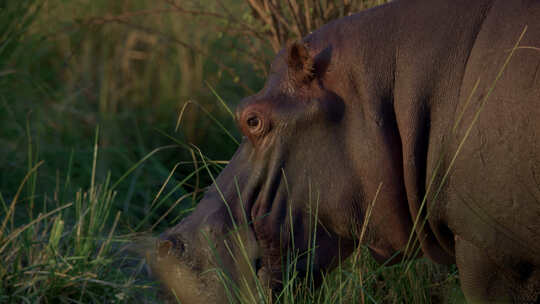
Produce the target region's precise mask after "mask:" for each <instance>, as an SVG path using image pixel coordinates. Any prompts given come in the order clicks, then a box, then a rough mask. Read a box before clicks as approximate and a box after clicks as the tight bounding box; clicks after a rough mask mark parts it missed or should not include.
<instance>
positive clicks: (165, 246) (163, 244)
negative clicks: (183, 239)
mask: <svg viewBox="0 0 540 304" xmlns="http://www.w3.org/2000/svg"><path fill="white" fill-rule="evenodd" d="M172 247H173V243H172V242H171V241H169V240H164V241H158V242H157V255H158V257H160V258H164V257H166V256H167V255H169V252H170V250H171V248H172Z"/></svg>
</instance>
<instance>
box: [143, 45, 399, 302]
mask: <svg viewBox="0 0 540 304" xmlns="http://www.w3.org/2000/svg"><path fill="white" fill-rule="evenodd" d="M332 53H333V51H332V49H331V47H326V48H322V49H320V50H317V49H316V48H313V47H311V46H310V47H307V46H306V45H305V44H303V43H295V44H292V45H291V46H289V47H288V48H286V49H285V50H283V51H282V52H280V54H278V56H277V58H276V59H275V61H274V62H273V64H272V68H271V73H270V76H269V78H268V80H267V82H266V85H265V87H264V88H263V89H262V90H261V91H260V92H259V93H257V94H256V95H253V96H250V97H247V98H246V99H245V100H243V101H242V102H241V103H240V105H239V106H238V108H237V109H236V123H237V125H238V128H239V129H240V130H241V132H242V134H243V135H244V139H243V142H242V143H241V145H240V146H239V148H238V150H237V151H236V153H235V154H234V156H233V157H232V159H231V160H230V162H229V164H228V165H227V166H226V167H225V168H224V170H223V171H222V172H221V174H220V175H219V176H218V177H217V178H216V180H215V182H214V184H213V185H212V186H211V187H210V189H209V190H208V192H207V193H206V194H205V196H204V198H203V199H202V201H201V202H200V203H199V204H198V205H197V208H196V209H195V210H194V211H193V213H192V214H191V215H190V216H188V217H187V218H185V219H184V220H183V221H182V222H181V223H179V224H178V225H177V226H175V227H173V228H171V229H169V230H168V231H166V232H165V233H164V234H163V235H162V236H161V237H160V241H158V244H157V249H156V251H157V254H156V261H155V263H154V264H155V265H154V266H153V267H154V268H155V269H157V271H156V272H157V273H158V274H159V276H160V277H161V278H162V281H164V282H165V283H166V285H168V287H169V288H171V289H172V291H173V293H174V294H175V295H176V296H177V297H178V298H179V299H181V300H182V302H183V303H192V302H197V303H198V302H200V303H224V302H226V300H225V299H230V300H232V301H236V300H238V298H245V299H246V300H248V302H255V301H256V299H257V297H259V296H261V292H260V291H261V290H263V291H268V290H275V289H277V288H280V286H281V284H282V283H281V282H282V277H283V271H284V269H283V267H282V262H284V261H286V260H287V257H293V258H294V259H295V267H296V271H297V273H298V275H299V276H302V275H305V274H306V273H311V274H313V277H314V279H315V281H317V280H318V279H320V275H319V274H320V273H321V271H323V270H328V269H330V268H332V267H333V265H336V262H339V259H342V258H345V257H347V256H348V255H349V254H350V253H351V252H352V251H353V250H354V246H355V243H356V241H357V240H358V236H359V235H360V233H359V232H360V230H362V227H363V218H364V214H365V213H366V210H367V207H368V206H369V205H370V202H371V201H372V200H373V199H374V197H375V192H376V190H377V188H378V186H379V185H380V184H381V182H383V181H382V180H381V178H378V177H379V175H384V174H385V172H389V171H391V168H389V167H391V166H392V165H391V163H390V162H384V161H375V162H374V165H375V166H379V167H378V168H376V169H377V170H375V171H376V172H377V174H376V175H377V176H376V178H375V179H374V180H366V179H365V178H362V177H361V176H360V173H362V171H365V170H366V165H365V161H364V162H363V161H361V160H360V159H359V158H361V157H362V153H377V148H373V147H374V146H371V143H370V142H368V141H367V140H366V141H364V142H365V144H366V145H368V147H363V146H358V143H360V144H361V143H362V137H363V136H364V135H365V134H364V132H363V131H354V130H360V129H359V128H361V126H362V125H361V122H360V125H358V121H357V120H356V118H353V116H352V115H351V114H350V113H349V111H350V110H351V109H350V108H351V107H352V106H351V105H350V104H349V103H348V102H347V101H346V98H344V97H342V96H344V95H346V88H348V86H347V85H346V84H344V83H343V82H342V80H343V79H346V77H345V78H343V75H340V74H339V73H337V71H334V72H333V73H332V69H331V67H332V64H331V63H332V57H333V56H335V54H332ZM361 116H362V115H360V117H361ZM371 128H372V127H371V126H369V127H368V128H367V129H371ZM370 147H372V148H370ZM356 152H357V153H356ZM397 153H399V151H397ZM381 154H383V153H381ZM387 154H388V153H387ZM372 176H373V174H372ZM398 189H399V188H398ZM400 194H402V193H400ZM405 208H406V207H405ZM391 209H392V208H384V207H382V208H381V209H380V210H379V211H378V214H379V215H380V214H383V215H384V214H385V213H391V212H393V211H394V210H391ZM386 220H387V219H385V218H384V216H382V217H380V219H379V220H375V221H378V222H383V223H384V222H385V221H386ZM382 226H383V227H386V226H385V225H382ZM375 234H377V231H374V230H373V229H371V231H370V232H369V233H368V234H367V235H368V237H367V239H368V241H369V239H372V238H374V235H375ZM390 245H392V244H390ZM390 245H389V244H386V243H384V244H383V243H377V241H376V240H375V241H373V242H371V247H370V248H372V249H373V251H374V253H375V254H376V255H377V254H378V255H381V256H382V257H389V256H391V255H392V254H393V252H395V250H394V249H395V248H392V246H390Z"/></svg>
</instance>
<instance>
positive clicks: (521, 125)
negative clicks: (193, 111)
mask: <svg viewBox="0 0 540 304" xmlns="http://www.w3.org/2000/svg"><path fill="white" fill-rule="evenodd" d="M526 2H527V3H526V4H525V3H519V2H517V1H503V0H497V1H495V0H479V1H473V2H471V1H464V0H456V1H442V0H435V1H395V2H393V3H391V4H388V5H385V6H382V7H379V8H376V9H372V10H369V11H366V12H364V13H361V14H357V15H353V16H350V17H347V18H343V19H340V20H337V21H335V22H332V23H330V24H328V25H326V26H324V27H322V28H321V29H319V30H318V31H316V32H314V33H312V34H310V35H309V36H308V37H306V38H305V39H304V40H303V42H300V43H295V44H293V45H291V46H290V47H288V48H287V49H286V50H284V51H282V52H281V53H280V54H278V56H277V58H276V59H275V61H274V62H273V64H272V69H271V71H272V72H271V74H270V76H269V78H268V80H267V83H266V85H265V87H264V88H263V89H262V90H261V91H260V92H259V93H258V94H256V95H254V96H250V97H248V98H246V99H245V100H244V101H242V103H241V104H240V105H239V107H238V109H237V114H236V119H237V124H238V127H239V129H240V130H241V131H242V133H243V134H244V135H245V139H244V141H243V143H242V144H241V146H240V147H239V149H238V151H237V152H236V154H235V155H234V157H233V158H232V159H231V161H230V163H229V165H228V166H227V167H226V168H225V169H224V171H223V172H222V173H221V174H220V176H219V177H218V179H217V180H216V183H215V184H214V185H213V187H212V188H211V189H210V190H209V192H208V193H207V195H206V196H205V198H204V199H203V200H202V201H201V203H200V204H199V205H198V207H197V208H196V210H195V211H194V212H193V214H191V215H190V216H189V217H188V218H186V219H185V220H184V221H182V223H180V224H179V225H178V226H176V227H174V228H172V229H171V230H169V231H167V232H166V233H165V234H164V235H163V236H162V239H163V241H161V242H160V244H158V252H157V261H156V263H155V264H156V266H155V267H154V268H155V269H157V270H158V271H157V272H158V273H159V274H160V275H161V277H162V278H163V280H164V281H165V282H166V283H167V284H168V286H169V287H171V288H172V289H173V290H174V292H175V293H176V294H177V295H178V296H179V297H180V299H184V300H186V301H188V302H189V303H191V302H194V301H197V300H193V299H197V297H196V295H200V296H201V297H205V298H204V302H205V303H221V302H222V301H223V299H225V298H226V297H227V292H228V291H229V290H231V288H230V286H231V285H234V284H236V285H238V286H239V290H240V291H239V292H238V294H240V296H239V297H245V299H248V300H250V299H251V301H255V299H256V297H254V298H250V296H249V294H250V293H251V294H255V292H254V290H255V287H254V286H255V283H254V280H253V278H254V277H255V276H258V277H259V278H260V279H262V280H263V285H264V286H263V288H266V287H269V288H272V289H278V288H279V287H280V281H281V277H282V273H281V263H282V261H283V258H284V255H285V254H286V252H287V250H289V251H294V250H299V251H300V252H303V251H306V250H307V249H308V248H309V247H310V239H313V236H314V235H315V236H316V241H317V249H316V251H315V252H316V253H315V259H314V260H313V261H312V262H313V264H312V265H310V264H308V263H307V262H308V261H307V260H306V259H300V261H299V265H298V268H299V270H300V272H301V273H302V272H306V271H308V270H309V269H310V268H312V269H313V271H314V273H315V274H318V273H320V272H321V271H325V270H328V269H331V268H332V267H333V265H335V263H336V262H337V260H339V259H340V258H341V259H343V258H345V257H347V255H349V254H350V252H352V250H353V249H354V244H355V242H357V241H358V238H359V236H360V231H361V230H362V226H363V222H364V216H365V214H366V210H367V209H368V207H369V205H370V203H371V202H372V201H373V199H374V197H375V195H376V192H377V189H378V187H379V186H381V191H380V193H379V195H378V196H377V200H376V202H375V204H374V207H373V211H372V214H371V218H370V220H369V222H368V225H367V228H368V231H367V234H366V235H367V237H365V238H364V241H365V243H366V244H367V246H368V247H369V248H370V249H371V251H372V253H373V256H374V257H375V258H376V259H377V260H378V261H381V262H382V261H386V260H388V259H390V258H391V257H393V256H394V259H393V260H392V261H391V262H398V261H399V259H400V257H401V256H400V255H399V254H398V255H395V254H396V253H399V252H404V250H405V248H406V244H407V241H408V239H409V235H410V234H411V233H413V235H414V236H415V239H418V240H420V242H419V243H420V245H419V246H420V249H421V251H420V254H423V255H425V256H427V257H429V258H430V259H432V260H434V261H435V262H438V263H456V262H457V265H458V268H459V271H460V277H461V284H462V288H463V291H464V293H465V295H466V297H467V299H468V300H469V301H471V302H475V303H476V302H480V303H483V302H494V301H503V302H504V301H517V302H520V301H532V302H533V303H538V302H539V301H540V119H539V117H540V51H538V50H536V51H535V50H534V49H531V48H528V49H518V50H517V51H516V52H515V53H514V55H513V57H512V58H511V61H510V64H509V65H508V66H507V67H506V69H505V70H504V74H503V76H502V77H501V78H500V79H499V80H498V82H497V84H496V88H495V90H494V91H493V92H492V93H491V94H490V95H489V99H488V101H487V103H485V106H484V107H482V108H481V107H480V105H481V104H482V100H483V98H484V96H486V94H488V91H489V88H490V87H491V85H492V84H493V83H494V79H495V78H496V76H497V74H498V72H499V71H500V70H501V66H502V63H503V62H504V61H505V59H506V58H508V54H509V50H510V49H512V47H513V45H514V44H515V42H516V41H517V40H518V38H519V35H520V33H521V32H522V30H523V28H524V25H525V24H527V25H528V29H527V32H526V34H525V36H524V38H523V39H522V40H521V43H520V45H522V46H532V47H536V48H538V47H540V2H538V1H526ZM479 78H480V80H481V82H480V85H479V86H478V88H477V89H476V90H475V91H474V94H473V95H472V98H471V100H470V103H467V100H468V97H469V95H470V94H471V92H472V91H473V86H474V84H475V82H476V80H477V79H479ZM479 111H480V115H479V118H478V120H476V121H475V122H474V124H473V123H472V122H473V119H474V117H475V115H476V113H478V112H479ZM461 113H464V114H463V115H462V116H461ZM459 117H461V120H459V121H458V118H459ZM456 124H457V127H456V128H455V130H454V125H456ZM471 124H472V126H473V127H472V129H471V132H470V133H467V129H468V128H469V126H471ZM466 134H469V135H467V137H466ZM465 137H466V140H465V144H464V145H463V146H462V148H461V150H460V153H459V155H458V157H457V158H456V160H455V162H452V159H453V158H454V155H455V154H456V150H457V149H458V146H459V145H460V143H461V142H463V140H464V138H465ZM448 168H450V170H448ZM447 171H448V172H449V174H448V175H447V176H446V179H445V180H444V182H443V177H444V176H445V173H446V172H447ZM424 197H427V200H426V202H427V203H426V206H427V211H426V208H423V209H421V205H422V201H423V198H424ZM224 202H226V203H224ZM428 212H429V217H428V219H427V223H426V224H425V225H418V226H416V228H413V224H414V222H415V220H416V219H417V218H420V223H421V222H423V219H424V218H425V217H426V215H427V213H428ZM315 216H317V218H318V221H315V219H314V217H315ZM291 223H292V225H291ZM314 223H317V224H316V225H315V224H314ZM236 231H238V232H236ZM292 236H294V237H292ZM242 248H247V249H246V250H245V251H244V250H242ZM292 248H294V250H293V249H292ZM409 249H412V250H413V251H414V249H415V248H414V247H412V248H409ZM231 252H232V255H231V254H230V253H231ZM239 256H240V257H242V258H240V259H239V258H238V257H239ZM171 257H172V258H171ZM336 257H337V258H336ZM160 259H161V260H160ZM160 261H161V262H160ZM160 265H161V266H160ZM164 265H165V266H164ZM215 266H219V267H221V268H223V269H224V271H225V273H226V274H227V276H228V277H230V278H231V279H232V281H233V282H234V284H233V283H228V284H229V287H228V288H223V284H222V283H221V282H220V281H219V279H217V277H218V275H217V274H216V273H215V272H210V273H209V272H208V271H207V270H208V269H213V268H214V267H215ZM316 279H317V278H316ZM182 280H186V281H189V282H187V284H188V285H185V284H184V283H182ZM187 286H190V287H187ZM234 297H235V296H234V295H233V296H232V298H234ZM200 301H203V300H200ZM535 301H536V302H535Z"/></svg>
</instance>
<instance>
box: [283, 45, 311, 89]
mask: <svg viewBox="0 0 540 304" xmlns="http://www.w3.org/2000/svg"><path fill="white" fill-rule="evenodd" d="M287 65H288V67H289V75H290V76H291V78H292V80H293V81H295V82H296V83H308V82H310V81H311V80H313V78H314V74H313V72H314V63H313V58H311V56H310V55H309V52H308V49H307V48H306V46H305V45H304V44H303V43H302V42H294V43H293V44H291V45H290V46H289V47H287Z"/></svg>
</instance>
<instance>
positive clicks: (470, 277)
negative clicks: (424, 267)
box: [456, 236, 540, 304]
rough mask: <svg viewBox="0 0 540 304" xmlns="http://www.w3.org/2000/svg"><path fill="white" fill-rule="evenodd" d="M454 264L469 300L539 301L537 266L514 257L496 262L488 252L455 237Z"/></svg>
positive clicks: (495, 301) (478, 301) (472, 301)
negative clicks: (505, 261)
mask: <svg viewBox="0 0 540 304" xmlns="http://www.w3.org/2000/svg"><path fill="white" fill-rule="evenodd" d="M456 263H457V266H458V269H459V277H460V280H461V288H462V290H463V293H464V294H465V297H466V298H467V301H468V302H469V303H527V304H540V267H538V266H537V265H533V264H531V263H528V262H526V261H521V260H517V259H516V261H515V263H514V262H512V263H511V264H512V266H507V267H504V266H501V265H504V263H495V262H494V261H493V260H492V259H491V258H490V257H488V255H487V253H486V252H485V251H484V250H482V249H480V248H478V247H477V246H475V245H474V244H472V243H471V242H469V241H466V240H464V239H462V238H460V237H458V236H456Z"/></svg>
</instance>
